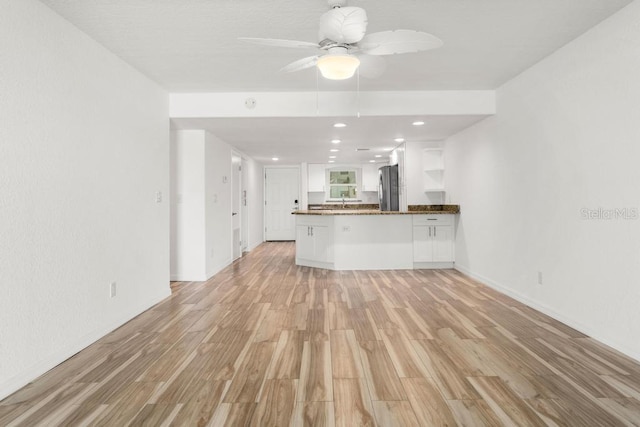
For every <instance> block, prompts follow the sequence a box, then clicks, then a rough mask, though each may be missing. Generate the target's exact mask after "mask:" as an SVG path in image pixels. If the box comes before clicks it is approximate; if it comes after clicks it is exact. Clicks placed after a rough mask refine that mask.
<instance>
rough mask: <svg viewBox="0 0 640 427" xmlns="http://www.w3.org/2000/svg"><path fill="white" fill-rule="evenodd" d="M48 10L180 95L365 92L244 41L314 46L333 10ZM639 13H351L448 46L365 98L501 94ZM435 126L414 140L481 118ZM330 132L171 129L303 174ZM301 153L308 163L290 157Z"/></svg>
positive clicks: (147, 6) (56, 2)
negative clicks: (289, 69) (613, 21)
mask: <svg viewBox="0 0 640 427" xmlns="http://www.w3.org/2000/svg"><path fill="white" fill-rule="evenodd" d="M40 1H41V2H42V3H44V4H46V5H47V6H49V7H50V8H51V9H53V10H54V11H56V12H57V13H59V14H60V15H62V16H63V17H64V18H66V19H67V20H69V21H70V22H71V23H73V24H74V25H76V26H77V27H78V28H80V29H81V30H82V31H83V32H85V33H87V34H88V35H90V36H91V37H92V38H94V39H95V40H97V41H98V42H99V43H101V44H102V45H104V46H105V47H106V48H107V49H109V50H111V51H112V52H113V53H115V54H116V55H118V56H119V57H121V58H122V59H123V60H125V61H126V62H128V63H129V64H131V65H132V66H134V67H135V68H137V69H138V70H140V71H141V72H142V73H144V74H145V75H147V76H148V77H150V78H151V79H153V80H155V81H156V82H158V84H160V85H161V86H162V87H164V88H165V89H167V90H168V91H170V92H270V91H279V92H286V91H316V90H320V91H353V90H356V80H355V79H351V80H348V81H346V82H335V81H327V80H322V79H320V81H319V82H317V80H316V72H315V70H314V69H308V70H304V71H301V72H298V73H291V74H281V73H279V72H278V70H279V69H280V68H281V67H282V66H284V65H286V64H287V63H289V62H292V61H294V60H296V59H298V58H301V57H304V56H309V55H313V54H314V51H311V52H308V51H306V50H304V49H284V48H276V47H264V46H257V45H251V44H245V43H241V42H239V41H238V40H237V39H238V37H267V38H283V39H293V40H305V41H312V42H315V41H317V40H316V38H317V22H318V18H319V16H320V15H321V14H322V13H323V12H325V11H326V10H327V3H326V1H325V0H270V1H265V0H40ZM630 2H631V0H385V1H374V0H350V1H349V5H351V6H360V7H363V8H364V9H365V10H366V11H367V15H368V19H369V25H368V30H367V32H368V33H371V32H376V31H384V30H390V29H400V28H404V29H413V30H419V31H425V32H429V33H432V34H434V35H436V36H438V37H439V38H441V39H442V40H443V41H444V47H442V48H441V49H438V50H434V51H428V52H422V53H413V54H405V55H395V56H393V57H386V59H387V69H386V72H385V73H384V74H383V75H382V76H381V77H379V78H377V79H365V78H362V79H361V80H360V90H361V91H405V90H467V89H495V88H498V87H499V86H500V85H502V84H503V83H505V82H506V81H508V80H509V79H511V78H513V77H514V76H516V75H517V74H519V73H521V72H522V71H524V70H525V69H527V68H528V67H530V66H531V65H533V64H535V63H536V62H538V61H539V60H541V59H542V58H544V57H545V56H548V55H549V54H551V53H552V52H554V51H555V50H557V49H558V48H560V47H561V46H563V45H564V44H566V43H567V42H569V41H571V40H572V39H574V38H576V37H577V36H579V35H580V34H582V33H584V32H585V31H586V30H588V29H589V28H591V27H593V26H594V25H596V24H597V23H598V22H600V21H602V20H603V19H605V18H607V17H608V16H610V15H611V14H613V13H614V12H616V11H617V10H619V9H620V8H622V7H624V6H625V5H627V4H629V3H630ZM411 119H412V117H393V118H391V117H378V118H376V119H368V120H363V119H360V120H358V121H355V122H354V123H353V126H352V127H351V128H350V132H351V133H350V134H349V136H348V138H346V137H344V138H343V139H345V140H346V139H349V140H352V141H353V144H354V145H359V146H366V145H369V146H371V147H372V148H375V149H382V148H383V146H382V145H381V143H375V144H374V142H373V141H374V140H377V139H378V138H377V137H378V136H382V135H383V134H395V133H398V132H401V129H397V128H396V127H398V126H400V127H401V126H406V123H407V121H410V120H411ZM429 119H430V120H429V123H430V124H431V126H423V127H421V128H414V129H410V133H411V135H410V136H409V134H407V135H406V136H405V137H407V139H409V138H411V139H415V140H433V139H442V138H444V137H446V136H448V135H449V134H451V133H455V132H457V131H459V130H460V129H463V128H464V127H466V126H468V125H469V124H471V123H472V122H474V121H477V120H479V119H481V117H475V118H470V117H468V116H464V117H458V118H455V117H447V116H443V117H440V116H438V117H431V118H429ZM326 123H328V122H327V119H322V118H313V119H312V118H309V119H286V118H282V119H260V118H253V119H249V118H246V119H198V120H184V119H180V120H174V121H173V123H172V124H173V126H175V127H179V128H188V127H191V126H195V125H197V126H201V128H206V129H208V130H210V131H212V132H213V133H215V134H216V135H218V136H219V137H220V138H222V139H224V140H226V141H227V142H229V143H231V144H232V145H235V146H238V148H240V149H242V150H243V151H245V152H246V153H247V154H249V155H251V156H253V157H256V158H257V159H258V160H265V159H266V158H270V157H272V156H273V155H277V154H279V155H280V156H281V157H282V158H283V160H285V159H286V160H289V161H291V162H295V161H301V160H308V161H324V160H325V159H320V158H316V157H313V158H312V157H310V156H311V154H309V153H308V152H309V150H308V149H306V148H305V147H307V148H309V147H311V145H309V144H317V142H314V141H322V142H325V141H327V140H328V139H331V137H332V136H333V133H334V130H333V129H332V128H331V127H330V126H324V124H326ZM408 132H409V131H408ZM385 141H386V140H385ZM386 144H387V145H388V143H386ZM269 147H272V148H273V150H272V151H269ZM345 147H346V144H345ZM276 149H277V150H276ZM296 151H300V155H296V156H293V155H291V156H289V157H288V158H287V157H286V156H287V154H286V153H294V152H296ZM267 152H268V154H267ZM323 155H324V154H323ZM361 160H364V158H362V159H361ZM344 161H347V160H346V159H344ZM349 161H351V160H349Z"/></svg>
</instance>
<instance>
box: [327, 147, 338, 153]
mask: <svg viewBox="0 0 640 427" xmlns="http://www.w3.org/2000/svg"><path fill="white" fill-rule="evenodd" d="M329 151H331V152H332V153H337V152H338V151H340V150H338V149H337V148H332V149H331V150H329Z"/></svg>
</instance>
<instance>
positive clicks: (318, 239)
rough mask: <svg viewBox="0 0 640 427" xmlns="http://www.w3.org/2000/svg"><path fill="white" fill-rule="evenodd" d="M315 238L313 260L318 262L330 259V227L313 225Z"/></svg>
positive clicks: (313, 237) (312, 230) (312, 232)
mask: <svg viewBox="0 0 640 427" xmlns="http://www.w3.org/2000/svg"><path fill="white" fill-rule="evenodd" d="M311 234H312V236H311V238H312V239H313V260H314V261H318V262H327V261H329V259H328V258H329V257H328V251H329V227H323V226H317V225H314V226H312V227H311Z"/></svg>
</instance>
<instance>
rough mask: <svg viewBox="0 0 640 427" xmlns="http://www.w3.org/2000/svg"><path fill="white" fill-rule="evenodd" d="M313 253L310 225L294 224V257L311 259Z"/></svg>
mask: <svg viewBox="0 0 640 427" xmlns="http://www.w3.org/2000/svg"><path fill="white" fill-rule="evenodd" d="M314 253H315V248H314V241H313V237H312V236H311V226H310V225H298V226H296V258H300V259H309V260H312V259H313V256H314Z"/></svg>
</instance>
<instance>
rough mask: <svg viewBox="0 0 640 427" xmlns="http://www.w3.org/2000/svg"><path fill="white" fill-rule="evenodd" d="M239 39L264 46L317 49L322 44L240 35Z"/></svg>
mask: <svg viewBox="0 0 640 427" xmlns="http://www.w3.org/2000/svg"><path fill="white" fill-rule="evenodd" d="M238 40H240V41H243V42H247V43H253V44H260V45H264V46H276V47H292V48H299V49H300V48H316V49H318V48H320V46H319V45H318V44H317V43H311V42H301V41H297V40H282V39H261V38H254V37H240V38H238Z"/></svg>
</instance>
